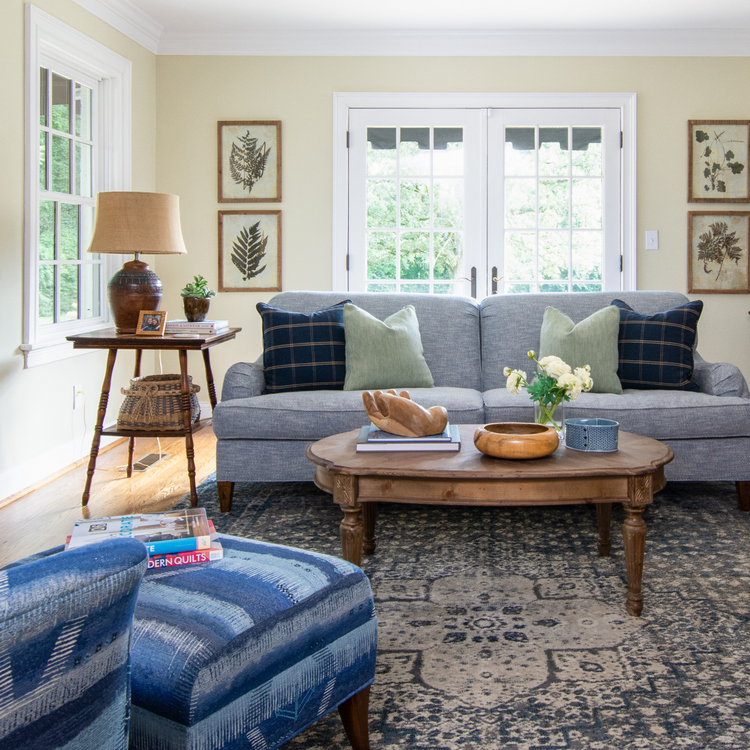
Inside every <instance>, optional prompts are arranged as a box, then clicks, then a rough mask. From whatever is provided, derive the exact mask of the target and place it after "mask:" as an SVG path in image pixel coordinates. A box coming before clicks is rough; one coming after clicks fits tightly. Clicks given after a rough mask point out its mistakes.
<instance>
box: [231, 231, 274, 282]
mask: <svg viewBox="0 0 750 750" xmlns="http://www.w3.org/2000/svg"><path fill="white" fill-rule="evenodd" d="M267 244H268V237H266V236H265V235H264V234H263V232H261V231H260V222H259V221H257V222H255V224H253V225H252V226H251V227H250V228H249V229H248V228H247V227H245V228H244V229H243V230H242V231H241V232H240V233H239V234H238V235H237V238H236V239H235V241H234V242H233V243H232V263H234V265H235V267H236V268H237V270H238V271H239V272H240V275H241V276H242V280H243V281H247V280H248V279H254V278H255V277H256V276H259V275H260V274H261V273H263V271H264V270H265V269H266V266H265V265H263V266H261V267H260V268H258V266H259V265H260V262H261V261H262V260H263V258H265V256H266V245H267Z"/></svg>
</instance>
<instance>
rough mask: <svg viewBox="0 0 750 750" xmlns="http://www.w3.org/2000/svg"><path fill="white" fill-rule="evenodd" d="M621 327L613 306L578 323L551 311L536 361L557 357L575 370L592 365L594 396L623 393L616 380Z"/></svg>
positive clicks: (553, 310) (544, 325)
mask: <svg viewBox="0 0 750 750" xmlns="http://www.w3.org/2000/svg"><path fill="white" fill-rule="evenodd" d="M619 326H620V313H619V310H618V309H617V308H616V307H612V306H611V305H610V306H609V307H605V308H603V309H601V310H597V311H596V312H595V313H593V314H592V315H589V316H588V318H584V320H582V321H580V322H579V323H574V322H573V321H572V320H571V319H570V318H569V317H568V316H567V315H566V314H565V313H562V312H560V311H559V310H556V309H555V308H554V307H548V308H547V309H546V310H545V311H544V320H543V322H542V331H541V333H540V335H539V357H538V358H537V359H541V358H542V357H547V356H549V355H555V356H557V357H560V359H562V360H563V361H564V362H567V363H568V364H569V365H570V366H571V367H572V368H573V369H574V370H575V368H576V367H584V366H585V365H591V378H592V379H593V381H594V387H593V388H592V389H591V390H592V392H593V393H622V385H621V384H620V379H619V378H618V377H617V364H618V359H617V332H618V330H619Z"/></svg>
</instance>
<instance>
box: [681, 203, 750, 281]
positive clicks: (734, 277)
mask: <svg viewBox="0 0 750 750" xmlns="http://www.w3.org/2000/svg"><path fill="white" fill-rule="evenodd" d="M749 240H750V211H723V212H722V211H717V212H713V211H689V212H688V293H690V294H699V293H700V294H750V261H749V260H748V258H749V257H750V256H749V255H748V241H749Z"/></svg>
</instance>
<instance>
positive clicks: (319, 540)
mask: <svg viewBox="0 0 750 750" xmlns="http://www.w3.org/2000/svg"><path fill="white" fill-rule="evenodd" d="M199 499H200V504H201V505H202V506H204V507H206V509H207V511H208V513H209V516H210V517H211V518H213V520H214V523H215V524H216V527H217V529H218V530H219V531H222V532H225V533H228V534H236V535H238V536H245V537H252V538H256V539H262V540H265V541H270V542H276V543H281V544H290V545H294V546H298V547H303V548H306V549H311V550H315V551H318V552H324V553H328V554H332V555H340V551H341V550H340V542H339V535H338V525H339V522H340V520H341V518H342V514H341V512H340V511H339V509H338V507H337V506H335V505H334V504H333V502H332V500H331V497H330V496H329V495H326V494H325V493H323V492H321V491H320V490H318V489H317V488H316V487H315V486H314V485H313V484H311V483H309V484H308V483H289V484H238V485H236V486H235V497H234V508H233V510H232V512H231V513H230V514H226V515H222V514H221V513H220V512H219V510H218V500H217V493H216V485H215V483H214V482H213V481H211V480H209V481H207V482H205V483H204V484H202V485H201V487H200V488H199ZM623 517H624V513H623V512H622V509H621V508H620V507H619V506H616V507H615V508H614V509H613V521H612V557H611V558H600V557H598V556H597V550H596V542H597V529H596V511H595V510H594V508H592V507H585V506H570V507H558V508H445V507H431V506H409V505H388V504H381V506H380V509H379V515H378V521H377V528H376V534H377V539H378V548H377V550H376V552H375V554H374V555H373V556H372V557H365V558H364V560H363V566H362V567H363V569H364V570H365V572H366V573H367V575H368V576H369V578H370V581H371V583H372V589H373V593H374V595H375V602H376V610H377V614H378V621H379V648H378V670H377V677H376V682H375V684H374V685H373V689H372V693H371V703H370V731H371V739H372V746H373V750H375V749H376V748H410V749H413V750H454V749H460V750H468V749H474V748H476V749H477V750H478V749H479V748H504V749H505V748H507V749H508V750H537V749H540V748H547V749H549V750H552V749H555V750H556V749H558V748H566V749H568V748H573V749H576V750H577V749H584V748H585V749H589V748H590V749H592V750H613V749H614V748H617V749H618V750H635V749H636V748H639V749H641V748H654V749H656V748H658V749H659V750H671V749H672V748H674V749H675V750H677V749H679V750H692V749H693V748H711V749H712V750H713V749H714V748H743V749H746V748H750V705H749V701H750V626H749V625H748V622H749V619H750V554H749V552H750V550H749V544H750V541H749V540H750V533H749V532H750V514H743V513H741V512H740V511H739V510H738V509H737V501H736V497H735V492H734V486H733V485H731V484H724V483H705V484H669V485H668V486H667V488H666V489H665V490H664V491H662V492H661V493H659V494H658V495H657V496H656V498H655V503H654V505H653V506H651V507H650V508H649V509H648V510H647V511H646V513H645V514H644V519H645V521H646V525H647V541H646V562H645V570H644V577H643V582H644V588H643V592H644V602H645V606H644V611H643V616H642V617H641V618H632V617H629V616H628V615H627V613H626V611H625V592H626V585H625V580H626V577H625V561H624V557H623V549H622V537H621V535H620V531H619V528H620V524H621V522H622V520H623ZM287 747H289V748H306V749H307V750H346V748H349V745H348V743H347V741H346V738H345V735H344V732H343V729H342V727H341V724H340V722H339V719H338V714H337V713H336V712H334V713H333V714H329V715H328V717H326V718H325V719H323V720H321V721H319V722H318V723H317V724H316V725H314V726H313V727H311V728H310V729H308V730H307V731H306V732H304V733H303V734H302V735H300V736H299V737H297V738H296V739H295V740H293V741H292V742H290V743H289V745H287Z"/></svg>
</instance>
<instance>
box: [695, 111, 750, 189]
mask: <svg viewBox="0 0 750 750" xmlns="http://www.w3.org/2000/svg"><path fill="white" fill-rule="evenodd" d="M748 136H750V120H688V203H750V169H749V168H748V161H749V157H750V154H749V153H748V142H749V137H748Z"/></svg>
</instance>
